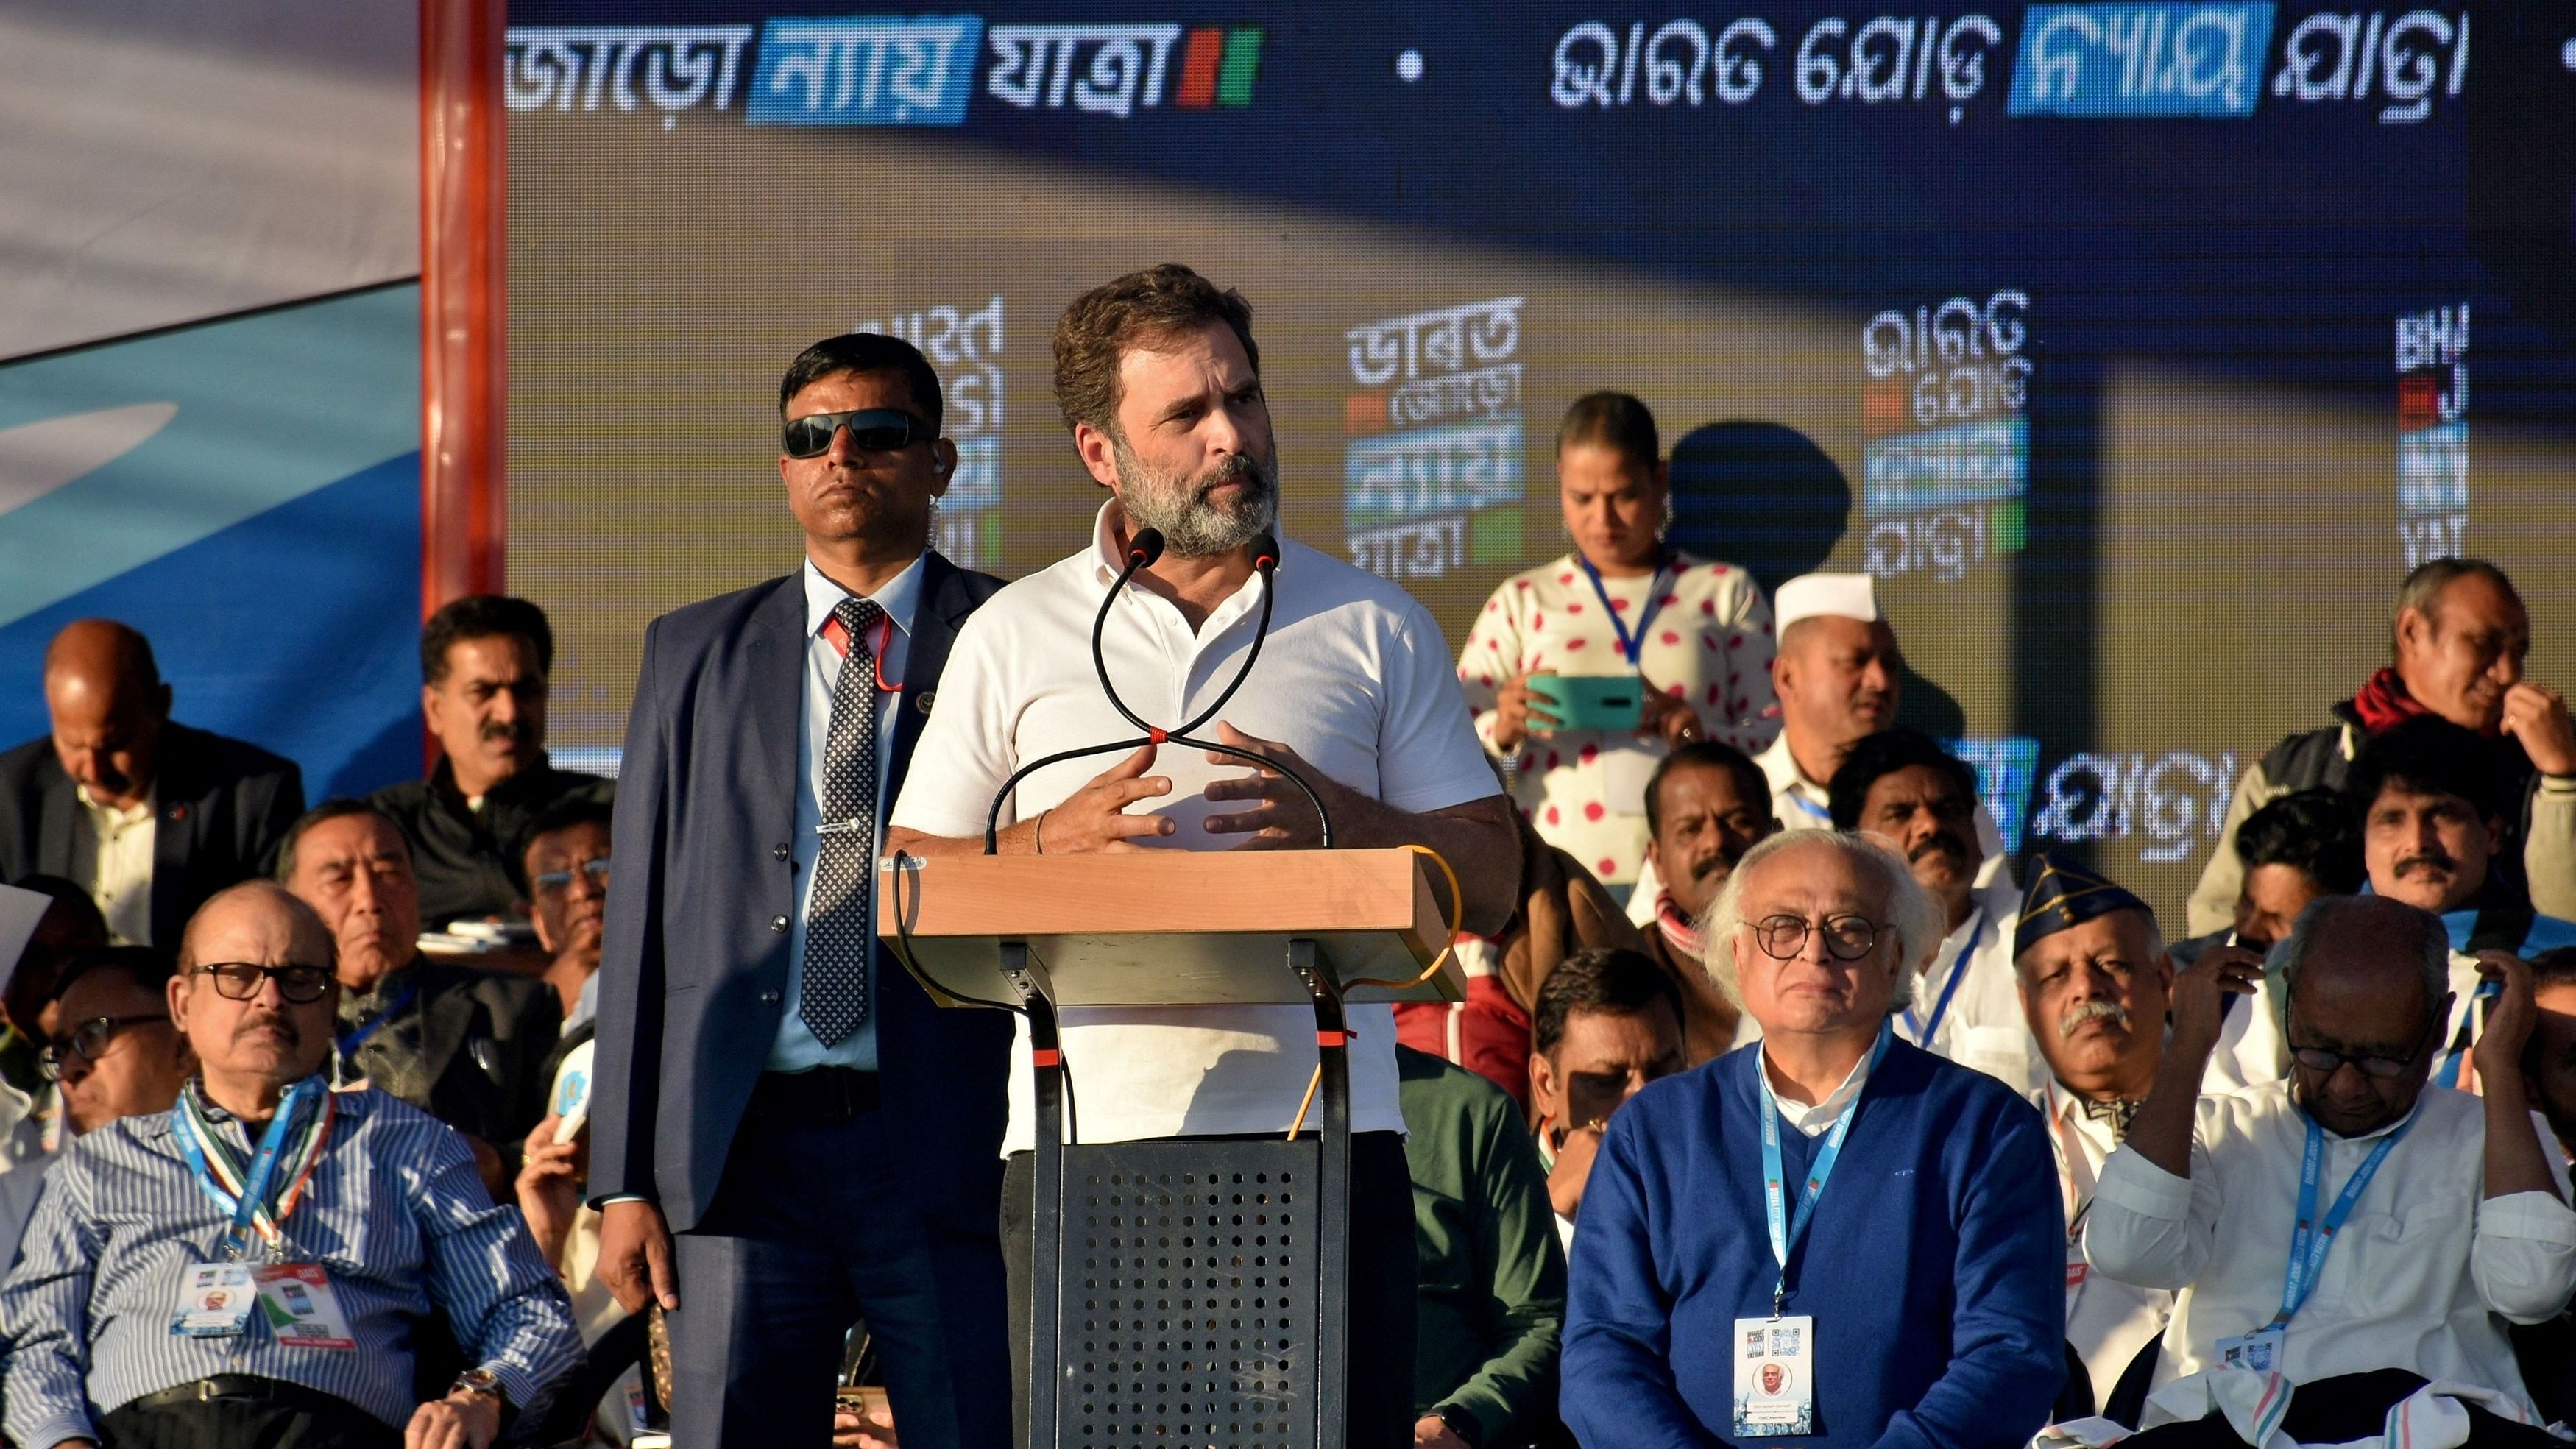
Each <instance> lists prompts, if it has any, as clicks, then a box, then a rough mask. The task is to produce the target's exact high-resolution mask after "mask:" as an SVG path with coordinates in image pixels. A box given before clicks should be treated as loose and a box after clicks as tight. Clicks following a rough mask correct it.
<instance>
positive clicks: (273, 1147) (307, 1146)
mask: <svg viewBox="0 0 2576 1449" xmlns="http://www.w3.org/2000/svg"><path fill="white" fill-rule="evenodd" d="M317 1096H318V1097H320V1098H321V1099H322V1100H321V1105H320V1106H319V1107H317V1108H315V1109H314V1110H313V1111H312V1112H311V1113H309V1114H308V1113H306V1112H305V1111H304V1107H305V1105H306V1104H307V1103H309V1102H311V1101H312V1100H313V1099H314V1098H315V1097H317ZM337 1112H338V1103H337V1102H336V1101H334V1099H333V1098H332V1096H331V1093H330V1091H329V1089H328V1088H327V1087H326V1086H324V1084H323V1081H322V1079H321V1078H320V1077H318V1076H315V1077H306V1078H305V1079H304V1080H303V1081H300V1082H298V1083H296V1084H295V1085H294V1086H292V1087H289V1088H288V1089H287V1091H286V1096H285V1099H284V1100H282V1101H280V1102H279V1103H278V1104H277V1114H276V1115H275V1116H273V1117H271V1118H269V1119H268V1130H267V1131H265V1132H263V1133H261V1134H260V1139H259V1149H258V1151H256V1152H255V1153H253V1154H252V1156H251V1160H250V1167H249V1169H248V1170H247V1171H245V1170H244V1169H243V1168H242V1166H241V1164H240V1163H239V1162H237V1161H236V1160H235V1159H234V1157H233V1150H232V1145H231V1144H230V1143H227V1142H225V1141H224V1140H223V1138H222V1137H221V1136H219V1135H218V1134H217V1133H216V1131H215V1127H214V1124H213V1123H211V1122H209V1121H207V1120H206V1116H205V1109H204V1108H203V1107H201V1106H200V1105H199V1104H198V1101H197V1087H196V1084H195V1083H193V1082H192V1083H190V1084H189V1085H188V1087H187V1088H186V1089H185V1090H183V1091H182V1092H180V1094H179V1110H178V1111H176V1112H174V1113H172V1114H171V1125H172V1127H173V1128H174V1129H175V1130H174V1131H173V1132H172V1134H171V1135H172V1136H174V1137H177V1138H178V1139H179V1152H180V1155H182V1156H184V1157H185V1158H187V1159H188V1170H189V1172H190V1173H191V1174H193V1175H194V1176H195V1177H196V1179H197V1186H198V1187H199V1188H201V1189H203V1190H204V1192H205V1194H206V1196H208V1197H210V1198H213V1199H214V1201H215V1205H216V1206H217V1207H220V1208H222V1209H224V1210H225V1211H227V1212H229V1213H231V1214H232V1222H231V1224H230V1225H229V1226H227V1227H226V1228H225V1229H224V1237H223V1247H224V1259H225V1261H227V1262H234V1263H237V1262H240V1261H241V1258H242V1255H243V1254H244V1253H247V1252H249V1251H250V1239H251V1234H252V1233H253V1232H254V1231H255V1232H257V1233H258V1235H259V1236H260V1238H261V1239H262V1240H264V1241H265V1242H266V1243H267V1244H268V1252H269V1257H270V1258H271V1259H272V1260H276V1259H281V1258H283V1257H284V1256H285V1253H286V1237H285V1233H284V1230H283V1228H284V1224H285V1222H286V1219H287V1217H288V1215H290V1214H292V1213H293V1212H294V1211H295V1209H296V1205H297V1204H299V1203H301V1202H302V1201H303V1200H304V1190H305V1188H306V1187H307V1186H308V1185H310V1184H311V1182H312V1181H313V1169H314V1168H315V1167H316V1166H317V1165H319V1164H320V1162H321V1160H322V1147H323V1144H325V1143H326V1142H328V1141H329V1140H330V1138H331V1121H332V1118H333V1117H334V1116H335V1115H337ZM299 1119H308V1120H304V1121H303V1133H302V1136H301V1138H300V1140H298V1141H297V1143H296V1145H295V1148H294V1149H293V1151H291V1152H290V1151H288V1149H287V1140H288V1138H289V1136H291V1135H293V1134H294V1132H295V1128H296V1123H297V1122H298V1120H299ZM281 1158H283V1159H285V1160H286V1161H287V1162H288V1164H289V1166H288V1169H287V1171H288V1182H287V1187H286V1191H285V1192H284V1193H282V1194H280V1195H279V1197H278V1202H277V1206H276V1207H275V1208H274V1209H271V1208H270V1207H269V1204H268V1197H269V1191H268V1190H269V1186H270V1184H272V1183H274V1182H275V1181H276V1180H277V1168H278V1162H279V1161H280V1159H281Z"/></svg>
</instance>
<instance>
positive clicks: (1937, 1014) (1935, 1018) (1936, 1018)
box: [1906, 906, 1986, 1051]
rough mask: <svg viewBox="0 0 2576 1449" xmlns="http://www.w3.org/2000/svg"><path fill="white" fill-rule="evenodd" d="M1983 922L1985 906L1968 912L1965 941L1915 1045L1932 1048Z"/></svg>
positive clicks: (1964, 972)
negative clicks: (1933, 1040)
mask: <svg viewBox="0 0 2576 1449" xmlns="http://www.w3.org/2000/svg"><path fill="white" fill-rule="evenodd" d="M1985 922H1986V908H1985V907H1983V906H1979V907H1977V909H1976V910H1974V911H1973V912H1970V913H1969V916H1968V939H1967V942H1966V944H1964V945H1962V946H1960V947H1959V957H1958V959H1957V960H1955V961H1952V962H1951V963H1950V979H1949V980H1948V981H1945V982H1943V983H1942V985H1941V999H1940V1000H1938V1001H1935V1002H1933V1003H1932V1019H1931V1020H1930V1021H1928V1022H1926V1023H1924V1025H1923V1029H1922V1034H1921V1035H1919V1036H1917V1037H1915V1038H1914V1044H1915V1045H1916V1046H1919V1047H1921V1048H1923V1049H1924V1050H1926V1051H1930V1050H1931V1049H1932V1035H1933V1033H1935V1032H1937V1031H1939V1030H1940V1029H1941V1018H1942V1017H1944V1016H1947V1015H1948V1014H1949V1012H1950V998H1951V997H1953V996H1956V995H1958V994H1959V983H1960V981H1962V980H1964V979H1965V978H1966V977H1967V974H1968V957H1969V955H1970V954H1971V953H1972V952H1974V951H1975V950H1976V949H1977V932H1978V930H1979V929H1981V928H1982V927H1983V926H1984V925H1985ZM1906 1015H1907V1016H1909V1017H1911V1016H1912V1015H1913V1013H1912V1012H1907V1013H1906Z"/></svg>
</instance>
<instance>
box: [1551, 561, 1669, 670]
mask: <svg viewBox="0 0 2576 1449" xmlns="http://www.w3.org/2000/svg"><path fill="white" fill-rule="evenodd" d="M1574 561H1575V562H1576V563H1577V564H1579V565H1581V566H1582V568H1583V576H1584V577H1585V578H1587V579H1590V580H1591V581H1592V597H1594V598H1596V599H1599V600H1600V601H1601V612H1602V613H1604V614H1607V615H1609V616H1610V628H1611V629H1612V631H1613V632H1615V633H1617V634H1618V636H1619V653H1620V654H1621V655H1622V656H1624V657H1625V658H1626V659H1627V661H1628V667H1629V668H1631V669H1635V668H1637V667H1638V661H1639V660H1640V659H1642V658H1643V657H1644V655H1645V652H1646V631H1647V630H1648V629H1649V628H1652V627H1653V626H1654V622H1655V615H1657V614H1658V613H1661V612H1662V611H1663V607H1664V570H1665V568H1666V567H1668V565H1666V564H1665V563H1663V562H1662V561H1660V560H1658V561H1657V562H1656V564H1655V575H1654V577H1653V578H1650V579H1648V580H1647V581H1646V607H1644V608H1643V609H1640V610H1638V611H1637V632H1636V633H1634V634H1631V633H1629V632H1628V621H1627V620H1625V619H1622V618H1620V617H1619V607H1618V605H1616V604H1613V603H1611V602H1610V591H1609V590H1608V589H1605V588H1603V587H1601V571H1600V570H1599V569H1596V568H1594V567H1593V566H1592V560H1590V559H1588V558H1585V557H1584V556H1583V554H1582V553H1581V551H1579V550H1578V551H1577V552H1576V553H1575V555H1574Z"/></svg>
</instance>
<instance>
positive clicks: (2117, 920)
mask: <svg viewBox="0 0 2576 1449" xmlns="http://www.w3.org/2000/svg"><path fill="white" fill-rule="evenodd" d="M2230 959H2235V960H2238V961H2239V962H2240V964H2245V963H2251V962H2252V961H2253V958H2252V956H2251V955H2250V953H2242V952H2237V953H2231V956H2230ZM2213 964H2214V963H2213ZM2013 975H2014V986H2015V990H2016V993H2017V994H2018V995H2019V997H2020V1000H2021V1008H2022V1013H2023V1016H2024V1019H2025V1020H2027V1021H2028V1023H2029V1026H2030V1036H2031V1039H2032V1040H2033V1041H2035V1042H2037V1043H2038V1045H2039V1054H2040V1056H2041V1057H2042V1058H2044V1059H2045V1060H2046V1062H2047V1064H2048V1079H2047V1080H2046V1081H2045V1082H2043V1083H2042V1084H2041V1086H2040V1089H2039V1091H2037V1092H2035V1093H2033V1094H2032V1097H2031V1101H2032V1102H2033V1103H2034V1104H2035V1105H2036V1106H2038V1108H2039V1109H2040V1112H2041V1113H2042V1114H2043V1115H2044V1116H2046V1117H2047V1119H2048V1126H2049V1135H2050V1138H2051V1141H2052V1146H2053V1148H2054V1152H2055V1157H2056V1162H2057V1187H2058V1191H2059V1195H2060V1198H2061V1200H2062V1202H2063V1204H2064V1206H2065V1209H2066V1344H2067V1349H2068V1351H2069V1352H2070V1353H2071V1354H2072V1355H2073V1356H2074V1359H2075V1361H2076V1363H2077V1364H2079V1365H2081V1371H2080V1372H2075V1373H2070V1374H2069V1375H2068V1379H2067V1384H2066V1387H2065V1388H2064V1389H2063V1390H2061V1391H2060V1392H2059V1394H2058V1408H2057V1413H2056V1415H2055V1417H2056V1418H2058V1419H2059V1420H2060V1421H2064V1420H2069V1419H2080V1418H2085V1417H2088V1416H2090V1415H2093V1414H2097V1413H2098V1414H2101V1415H2103V1416H2105V1417H2108V1418H2110V1419H2113V1420H2116V1421H2117V1422H2119V1423H2122V1424H2126V1425H2128V1426H2129V1427H2131V1428H2135V1427H2137V1423H2138V1412H2139V1410H2140V1409H2141V1408H2142V1407H2143V1406H2144V1404H2145V1401H2146V1395H2147V1383H2148V1379H2149V1376H2150V1375H2151V1374H2152V1373H2153V1372H2154V1368H2155V1359H2154V1357H2153V1356H2152V1355H2148V1354H2146V1350H2147V1349H2148V1347H2149V1346H2150V1345H2152V1344H2153V1343H2154V1342H2155V1341H2156V1337H2157V1335H2159V1334H2161V1333H2163V1332H2164V1327H2165V1320H2166V1318H2167V1317H2168V1316H2169V1315H2171V1313H2172V1312H2173V1294H2171V1293H2169V1292H2167V1291H2165V1290H2163V1289H2159V1288H2140V1287H2136V1286H2134V1285H2132V1284H2128V1283H2122V1282H2119V1281H2118V1280H2116V1279H2113V1278H2109V1277H2105V1276H2103V1275H2101V1274H2098V1273H2095V1272H2094V1271H2093V1270H2092V1265H2091V1263H2090V1262H2089V1261H2087V1260H2086V1258H2085V1256H2084V1237H2083V1234H2084V1220H2085V1218H2086V1217H2087V1216H2088V1215H2090V1213H2091V1212H2092V1210H2093V1200H2094V1193H2095V1188H2096V1185H2097V1184H2098V1183H2099V1182H2100V1181H2101V1178H2102V1164H2103V1162H2104V1161H2106V1160H2107V1159H2108V1158H2109V1157H2110V1155H2111V1154H2112V1153H2113V1152H2114V1151H2116V1150H2118V1148H2119V1145H2120V1141H2121V1139H2122V1138H2124V1137H2126V1136H2127V1135H2128V1130H2129V1123H2130V1122H2131V1120H2133V1119H2134V1118H2135V1117H2136V1116H2137V1113H2138V1108H2139V1107H2140V1106H2141V1105H2142V1104H2144V1103H2145V1101H2146V1099H2147V1093H2148V1091H2149V1090H2150V1089H2152V1088H2153V1087H2154V1085H2155V1080H2156V1071H2157V1069H2158V1068H2159V1067H2160V1066H2161V1065H2162V1064H2163V1062H2164V1045H2165V1031H2164V1023H2165V1010H2166V1004H2167V1001H2168V999H2169V998H2170V996H2171V994H2172V990H2173V963H2172V961H2171V959H2170V958H2169V957H2168V956H2167V955H2166V952H2165V945H2164V940H2163V938H2162V936H2161V935H2160V934H2159V933H2158V932H2157V930H2156V918H2155V913H2154V912H2152V911H2150V910H2148V909H2147V903H2146V902H2144V901H2142V900H2140V899H2138V898H2137V897H2136V896H2134V895H2131V894H2130V893H2129V892H2128V891H2126V890H2124V889H2122V888H2121V887H2120V885H2119V884H2118V883H2117V882H2114V881H2112V880H2109V879H2107V878H2105V877H2103V876H2099V875H2096V874H2094V873H2093V872H2092V871H2090V870H2087V869H2085V868H2084V867H2083V866H2082V865H2080V864H2078V863H2077V862H2075V861H2074V860H2072V859H2069V858H2067V857H2065V856H2062V855H2059V854H2057V853H2056V852H2054V851H2051V852H2047V853H2044V854H2042V855H2041V856H2040V857H2039V858H2038V859H2037V860H2036V861H2034V862H2032V863H2031V880H2030V889H2029V891H2028V892H2027V893H2026V894H2025V895H2024V897H2023V899H2022V905H2021V914H2020V920H2019V924H2018V925H2017V926H2016V927H2015V928H2014V931H2013Z"/></svg>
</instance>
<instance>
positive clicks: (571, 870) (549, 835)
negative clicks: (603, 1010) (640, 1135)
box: [519, 796, 612, 1035]
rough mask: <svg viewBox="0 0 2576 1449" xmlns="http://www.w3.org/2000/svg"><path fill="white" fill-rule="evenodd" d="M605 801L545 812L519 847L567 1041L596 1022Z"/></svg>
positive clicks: (566, 802) (574, 802) (565, 803)
mask: <svg viewBox="0 0 2576 1449" xmlns="http://www.w3.org/2000/svg"><path fill="white" fill-rule="evenodd" d="M611 819H612V812H611V811H610V809H609V807H608V805H607V804H606V803H605V802H602V801H598V800H592V799H588V798H585V797H582V796H573V797H570V798H567V799H563V800H558V801H556V802H555V803H554V804H553V805H551V806H549V807H547V808H546V810H545V811H544V813H542V814H540V815H539V816H537V818H536V819H535V820H534V821H533V822H531V823H530V824H529V826H528V831H527V834H526V835H525V836H523V837H522V838H521V841H520V845H519V870H520V874H521V877H522V878H523V879H524V880H526V881H527V883H528V907H529V914H530V916H531V918H532V919H533V920H534V921H535V922H536V926H537V945H538V946H539V947H540V948H542V949H543V950H544V951H545V953H546V956H547V964H546V974H545V983H546V984H547V985H548V986H551V987H553V988H554V990H555V998H556V1000H557V1001H559V1002H561V1003H562V1005H563V1014H564V1032H565V1034H566V1035H569V1034H571V1032H572V1031H573V1030H574V1029H575V1028H577V1027H579V1026H581V1025H583V1024H584V1023H586V1022H588V1021H590V1020H591V1018H592V1016H593V1014H594V1013H595V1011H596V996H595V994H594V993H595V992H596V990H597V988H596V987H594V986H593V985H592V984H591V983H592V982H593V981H594V980H595V979H597V975H598V971H599V937H600V929H601V926H602V924H603V923H604V922H605V921H606V920H607V918H608V852H609V833H608V832H609V823H610V821H611Z"/></svg>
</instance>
